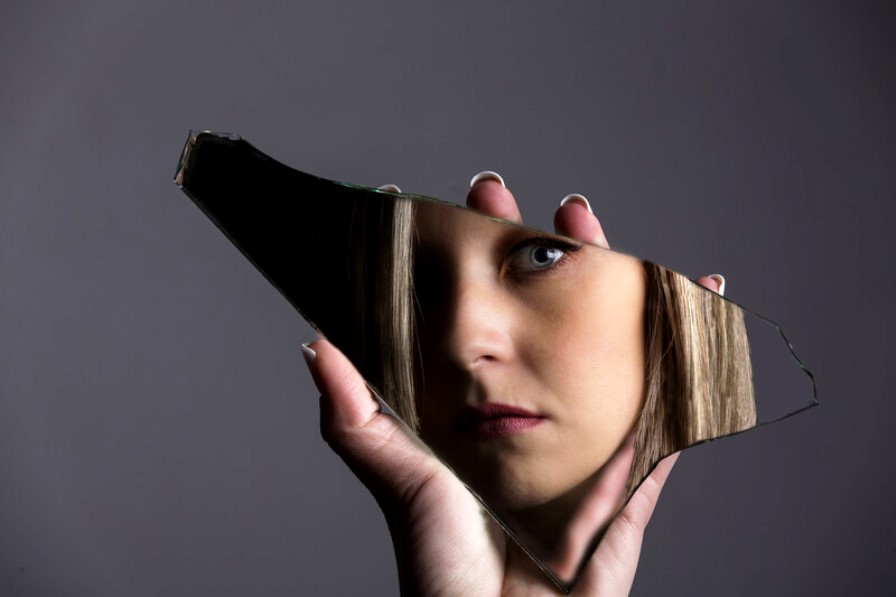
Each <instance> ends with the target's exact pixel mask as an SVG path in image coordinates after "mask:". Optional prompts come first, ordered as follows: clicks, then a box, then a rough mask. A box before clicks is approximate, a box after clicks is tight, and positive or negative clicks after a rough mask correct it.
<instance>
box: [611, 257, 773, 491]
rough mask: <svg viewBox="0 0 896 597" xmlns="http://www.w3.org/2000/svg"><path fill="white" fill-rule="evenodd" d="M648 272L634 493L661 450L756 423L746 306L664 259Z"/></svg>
mask: <svg viewBox="0 0 896 597" xmlns="http://www.w3.org/2000/svg"><path fill="white" fill-rule="evenodd" d="M644 272H645V274H646V276H647V301H646V304H645V309H644V317H645V329H646V334H645V336H646V338H645V346H646V351H645V361H646V378H645V382H646V384H645V397H644V405H643V407H642V409H641V416H640V417H639V419H638V422H637V423H636V425H635V459H634V463H633V464H632V470H631V474H630V475H629V482H628V487H627V492H626V494H627V495H628V496H631V494H632V493H634V491H635V490H636V489H637V487H638V485H639V484H640V483H641V481H643V480H644V478H645V477H646V476H647V475H648V474H649V473H650V471H651V469H652V468H653V467H654V466H655V465H656V463H657V462H659V461H660V460H661V459H662V458H663V457H665V456H668V455H669V454H672V453H674V452H677V451H678V450H681V449H683V448H686V447H688V446H691V445H694V444H696V443H699V442H702V441H706V440H708V439H713V438H717V437H721V436H723V435H729V434H732V433H736V432H738V431H743V430H745V429H749V428H750V427H753V426H754V425H755V424H756V402H755V399H754V395H753V368H752V364H751V359H750V345H749V342H748V339H747V331H746V326H745V324H744V314H743V310H741V308H740V307H738V306H737V305H735V304H734V303H731V302H729V301H727V300H725V299H724V298H722V297H721V296H719V295H718V294H716V293H714V292H711V291H709V290H707V289H705V288H702V287H701V286H699V285H698V284H696V283H694V282H692V281H690V280H688V279H687V278H686V277H684V276H682V275H681V274H677V273H675V272H673V271H670V270H668V269H666V268H664V267H662V266H659V265H656V264H654V263H649V262H644Z"/></svg>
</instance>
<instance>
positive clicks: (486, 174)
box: [470, 170, 507, 189]
mask: <svg viewBox="0 0 896 597" xmlns="http://www.w3.org/2000/svg"><path fill="white" fill-rule="evenodd" d="M483 180H494V181H495V182H496V183H498V184H500V185H501V186H502V187H504V188H505V189H506V188H507V185H506V184H504V179H503V178H501V175H500V174H498V173H497V172H492V171H491V170H483V171H482V172H480V173H479V174H477V175H476V176H474V177H473V178H472V179H470V188H471V189H472V188H473V187H475V186H476V185H477V184H479V183H480V182H482V181H483Z"/></svg>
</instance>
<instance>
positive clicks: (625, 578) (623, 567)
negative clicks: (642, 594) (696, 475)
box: [583, 453, 678, 595]
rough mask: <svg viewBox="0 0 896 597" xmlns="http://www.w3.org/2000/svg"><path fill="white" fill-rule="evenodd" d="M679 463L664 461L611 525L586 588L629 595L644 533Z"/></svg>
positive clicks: (593, 561)
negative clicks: (670, 475)
mask: <svg viewBox="0 0 896 597" xmlns="http://www.w3.org/2000/svg"><path fill="white" fill-rule="evenodd" d="M677 459H678V453H675V454H672V455H671V456H668V457H666V458H665V459H663V460H661V461H660V462H659V464H657V465H656V468H654V469H653V472H652V473H650V475H649V476H648V477H647V478H646V479H645V480H644V482H643V483H641V486H640V487H638V490H637V491H636V492H635V493H634V495H632V497H631V499H630V500H629V502H628V504H627V505H626V507H625V508H624V509H623V510H622V512H620V513H619V515H618V516H617V517H616V518H615V519H614V520H613V522H612V523H611V524H610V526H609V528H608V529H607V532H606V534H605V535H604V537H603V539H602V540H601V542H600V545H599V546H598V548H597V551H595V553H594V555H593V556H592V558H591V562H590V565H589V567H588V569H587V572H586V574H585V575H583V580H584V581H586V582H585V583H583V584H584V585H586V586H589V587H590V588H591V589H592V590H593V591H594V593H595V594H600V595H604V594H607V595H616V594H620V595H625V594H628V592H629V591H630V590H631V586H632V582H633V581H634V579H635V571H636V570H637V568H638V558H639V556H640V553H641V543H642V541H643V539H644V530H645V529H646V528H647V523H648V522H649V521H650V517H651V515H652V514H653V510H654V508H655V507H656V503H657V500H658V499H659V497H660V492H661V491H662V489H663V485H665V483H666V479H667V478H668V477H669V473H670V472H671V471H672V467H673V466H674V464H675V461H676V460H677Z"/></svg>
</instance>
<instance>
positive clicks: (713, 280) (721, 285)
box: [694, 274, 725, 296]
mask: <svg viewBox="0 0 896 597" xmlns="http://www.w3.org/2000/svg"><path fill="white" fill-rule="evenodd" d="M694 282H696V283H697V284H699V285H700V286H703V287H704V288H709V289H710V290H712V291H713V292H717V293H718V294H720V295H722V296H725V276H723V275H722V274H710V275H708V276H702V277H700V278H697V279H696V280H694Z"/></svg>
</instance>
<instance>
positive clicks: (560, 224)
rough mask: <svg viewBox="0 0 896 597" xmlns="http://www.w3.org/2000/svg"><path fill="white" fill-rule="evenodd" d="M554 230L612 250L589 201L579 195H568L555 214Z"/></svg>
mask: <svg viewBox="0 0 896 597" xmlns="http://www.w3.org/2000/svg"><path fill="white" fill-rule="evenodd" d="M554 230H556V231H557V234H562V235H564V236H568V237H570V238H574V239H576V240H578V241H582V242H584V243H589V244H592V245H597V246H598V247H603V248H605V249H609V248H610V243H608V242H607V237H606V235H605V234H604V229H603V227H602V226H601V225H600V221H599V220H598V219H597V216H595V215H594V213H593V211H592V210H591V205H590V204H589V203H588V200H587V199H586V198H585V197H584V196H582V195H579V194H578V193H574V194H572V195H567V196H566V197H564V198H563V201H561V202H560V207H559V208H557V211H556V212H555V213H554Z"/></svg>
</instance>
